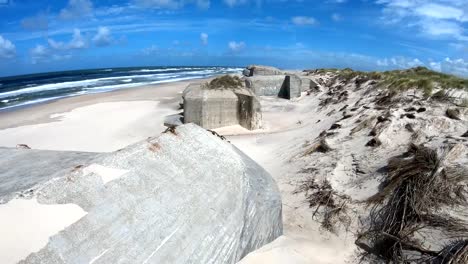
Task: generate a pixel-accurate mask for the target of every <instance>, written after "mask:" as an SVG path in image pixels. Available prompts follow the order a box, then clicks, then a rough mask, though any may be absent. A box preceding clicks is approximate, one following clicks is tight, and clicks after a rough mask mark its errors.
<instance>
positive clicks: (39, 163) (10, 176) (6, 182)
mask: <svg viewBox="0 0 468 264" xmlns="http://www.w3.org/2000/svg"><path fill="white" fill-rule="evenodd" d="M98 155H99V154H98V153H91V152H73V151H50V150H35V149H14V148H0V168H2V169H1V170H0V204H1V203H6V202H7V201H8V200H10V199H11V198H13V196H15V195H16V193H17V192H21V191H24V190H28V189H29V188H31V187H33V186H34V185H37V184H39V183H41V182H44V181H47V180H50V179H51V178H52V177H54V175H55V174H56V173H57V172H64V171H69V170H70V168H74V167H76V166H82V165H86V164H89V163H90V161H91V160H93V159H95V158H96V157H97V156H98ZM0 262H1V261H0Z"/></svg>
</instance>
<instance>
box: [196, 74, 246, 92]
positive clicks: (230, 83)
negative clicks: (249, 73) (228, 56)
mask: <svg viewBox="0 0 468 264" xmlns="http://www.w3.org/2000/svg"><path fill="white" fill-rule="evenodd" d="M243 86H244V84H243V81H242V80H241V79H240V78H239V77H238V76H231V75H223V76H220V77H217V78H214V79H213V80H211V81H210V82H208V83H206V84H205V87H206V88H209V89H235V88H242V87H243Z"/></svg>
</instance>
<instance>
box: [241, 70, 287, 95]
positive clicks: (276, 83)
mask: <svg viewBox="0 0 468 264" xmlns="http://www.w3.org/2000/svg"><path fill="white" fill-rule="evenodd" d="M284 79H285V76H284V75H272V76H252V77H246V78H245V86H246V87H247V88H249V89H250V90H252V91H253V92H254V93H255V94H256V95H259V96H278V94H279V91H280V90H281V87H283V83H284Z"/></svg>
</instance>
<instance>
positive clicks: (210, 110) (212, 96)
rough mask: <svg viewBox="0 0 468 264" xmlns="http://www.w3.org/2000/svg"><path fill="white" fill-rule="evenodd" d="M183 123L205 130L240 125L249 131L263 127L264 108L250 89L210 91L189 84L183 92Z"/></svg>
mask: <svg viewBox="0 0 468 264" xmlns="http://www.w3.org/2000/svg"><path fill="white" fill-rule="evenodd" d="M183 98H184V123H194V124H197V125H199V126H201V127H203V128H206V129H212V128H219V127H224V126H232V125H237V124H240V125H241V126H243V127H245V128H247V129H251V130H252V129H257V128H260V126H261V118H262V115H261V106H260V103H259V102H258V100H257V99H256V98H255V94H253V93H252V92H250V91H249V90H247V89H241V88H238V89H209V88H205V87H203V86H201V85H200V84H191V85H189V86H188V87H187V88H186V89H185V90H184V93H183Z"/></svg>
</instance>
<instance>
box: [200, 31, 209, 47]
mask: <svg viewBox="0 0 468 264" xmlns="http://www.w3.org/2000/svg"><path fill="white" fill-rule="evenodd" d="M200 41H201V43H202V44H203V45H208V34H206V33H201V34H200Z"/></svg>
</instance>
